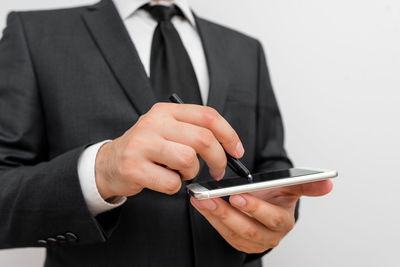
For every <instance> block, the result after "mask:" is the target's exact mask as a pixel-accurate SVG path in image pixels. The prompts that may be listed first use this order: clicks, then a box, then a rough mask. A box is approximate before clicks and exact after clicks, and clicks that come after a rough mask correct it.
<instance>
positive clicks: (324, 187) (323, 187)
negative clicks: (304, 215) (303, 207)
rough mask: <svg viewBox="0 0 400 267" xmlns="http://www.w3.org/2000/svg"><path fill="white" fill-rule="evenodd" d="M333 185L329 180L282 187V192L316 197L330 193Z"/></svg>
mask: <svg viewBox="0 0 400 267" xmlns="http://www.w3.org/2000/svg"><path fill="white" fill-rule="evenodd" d="M332 188H333V184H332V181H331V180H324V181H318V182H312V183H306V184H300V185H292V186H287V187H282V190H283V191H286V192H287V193H289V194H293V195H297V196H310V197H318V196H323V195H326V194H328V193H329V192H331V191H332Z"/></svg>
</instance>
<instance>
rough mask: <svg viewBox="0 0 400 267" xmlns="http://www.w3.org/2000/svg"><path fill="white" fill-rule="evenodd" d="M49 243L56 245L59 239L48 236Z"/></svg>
mask: <svg viewBox="0 0 400 267" xmlns="http://www.w3.org/2000/svg"><path fill="white" fill-rule="evenodd" d="M47 244H49V245H50V246H52V247H54V246H56V245H57V239H55V238H52V237H49V238H47Z"/></svg>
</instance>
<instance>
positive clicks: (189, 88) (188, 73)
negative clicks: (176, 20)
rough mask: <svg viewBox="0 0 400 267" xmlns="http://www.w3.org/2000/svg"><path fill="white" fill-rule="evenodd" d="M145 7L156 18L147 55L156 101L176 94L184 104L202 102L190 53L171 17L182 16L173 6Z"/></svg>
mask: <svg viewBox="0 0 400 267" xmlns="http://www.w3.org/2000/svg"><path fill="white" fill-rule="evenodd" d="M143 9H144V10H146V11H148V12H149V13H150V14H151V16H152V17H153V18H154V19H155V20H157V22H158V25H157V28H156V29H155V31H154V36H153V42H152V46H151V58H150V82H151V85H152V87H153V91H154V94H155V97H156V98H157V100H158V101H163V102H168V98H169V97H170V95H171V94H172V93H177V94H178V95H179V96H180V97H181V98H182V100H183V101H185V103H191V104H200V105H201V104H202V100H201V96H200V89H199V84H198V82H197V78H196V74H195V72H194V69H193V65H192V63H191V61H190V58H189V55H188V53H187V51H186V49H185V47H184V46H183V43H182V40H181V38H180V37H179V34H178V32H177V31H176V29H175V27H174V25H173V24H172V23H171V19H172V17H174V16H176V15H178V16H182V17H183V14H182V11H181V10H180V9H179V8H177V7H176V6H175V5H172V6H170V7H168V6H162V5H154V6H151V5H148V4H147V5H145V6H144V7H143Z"/></svg>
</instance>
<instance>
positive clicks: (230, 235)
mask: <svg viewBox="0 0 400 267" xmlns="http://www.w3.org/2000/svg"><path fill="white" fill-rule="evenodd" d="M227 239H228V240H230V241H231V242H232V241H236V240H238V239H239V235H238V234H237V233H235V232H234V231H229V232H228V233H227Z"/></svg>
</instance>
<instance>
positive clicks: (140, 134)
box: [95, 103, 244, 199]
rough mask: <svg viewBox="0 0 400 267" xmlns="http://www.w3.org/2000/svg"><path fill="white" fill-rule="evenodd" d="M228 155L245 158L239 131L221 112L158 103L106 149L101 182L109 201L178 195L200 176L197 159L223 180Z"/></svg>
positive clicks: (99, 161) (100, 157)
mask: <svg viewBox="0 0 400 267" xmlns="http://www.w3.org/2000/svg"><path fill="white" fill-rule="evenodd" d="M225 151H226V152H227V153H229V154H230V155H231V156H234V157H235V158H240V157H242V156H243V154H244V149H243V145H242V143H241V142H240V140H239V137H238V135H237V133H236V132H235V131H234V129H232V127H231V126H230V125H229V123H228V122H227V121H226V120H225V119H224V118H223V117H222V116H221V115H220V114H219V113H218V112H217V111H216V110H214V109H212V108H210V107H206V106H200V105H189V104H185V105H178V104H173V103H157V104H155V105H154V106H153V107H152V108H151V109H150V111H149V112H147V113H146V114H144V115H143V116H141V117H140V118H139V120H138V121H137V122H136V124H135V125H133V127H132V128H130V129H129V130H128V131H126V132H125V133H124V134H123V135H122V136H121V137H118V138H117V139H115V140H113V141H112V142H110V143H106V144H104V145H103V146H102V147H101V148H100V150H99V152H98V154H97V158H96V165H95V177H96V184H97V187H98V190H99V193H100V194H101V196H102V197H103V198H104V199H109V198H111V197H118V196H132V195H135V194H137V193H139V192H140V191H141V190H142V189H143V188H149V189H151V190H154V191H158V192H162V193H166V194H174V193H176V192H177V191H178V190H179V189H180V187H181V184H182V183H181V181H182V180H189V179H193V178H194V177H195V176H196V175H197V173H198V171H199V161H198V158H197V155H200V156H201V157H202V159H203V160H204V161H205V162H206V164H207V165H208V167H209V171H210V174H211V176H212V177H214V179H216V180H219V179H221V178H222V177H223V176H224V174H225V168H226V164H227V160H226V156H225Z"/></svg>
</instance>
